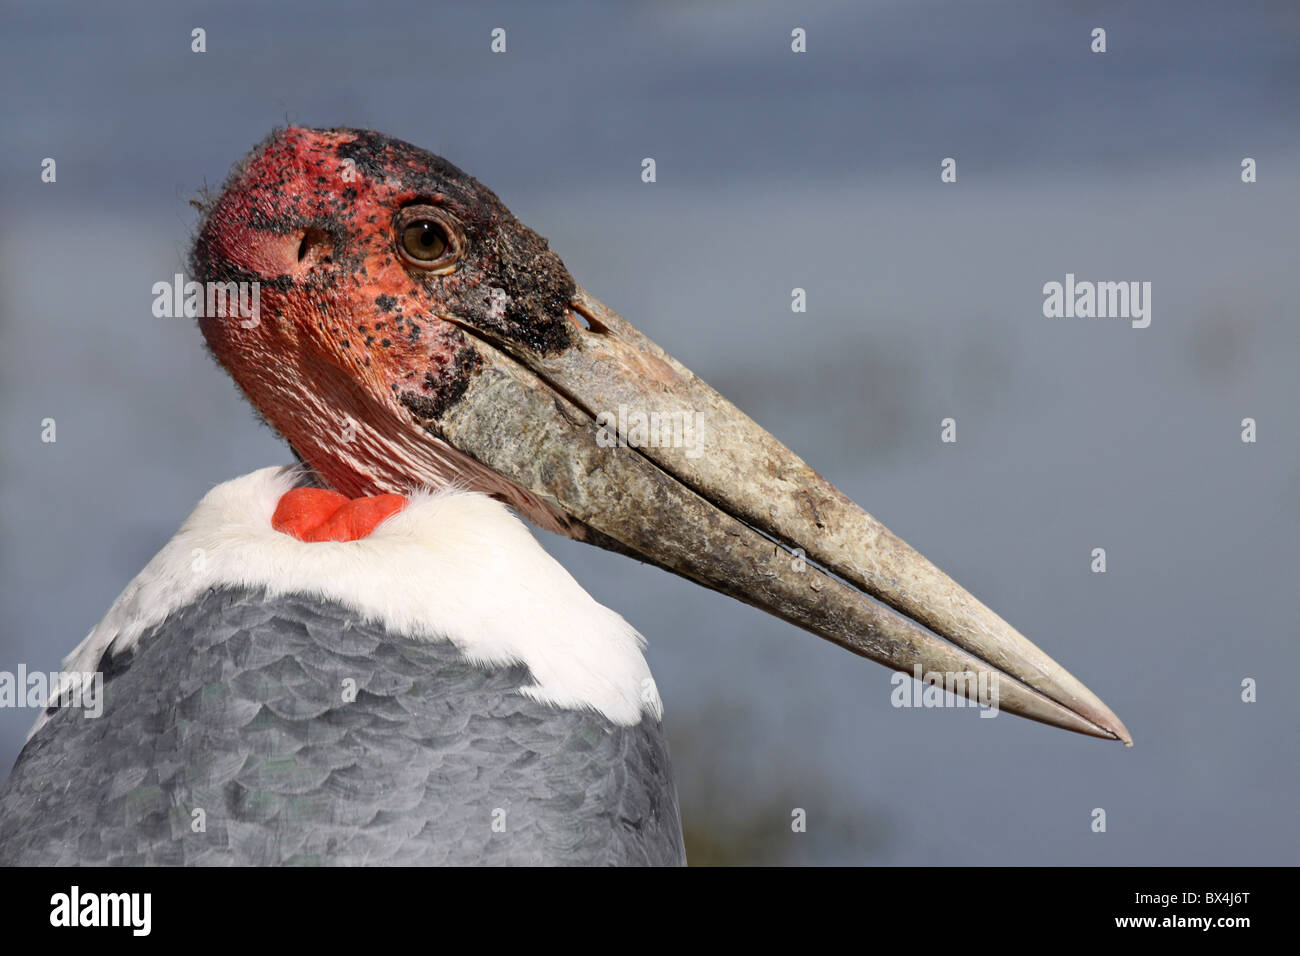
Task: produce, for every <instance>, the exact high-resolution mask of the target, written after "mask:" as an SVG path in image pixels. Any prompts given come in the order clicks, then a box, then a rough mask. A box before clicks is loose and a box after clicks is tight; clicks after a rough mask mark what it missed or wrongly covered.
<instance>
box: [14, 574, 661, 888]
mask: <svg viewBox="0 0 1300 956" xmlns="http://www.w3.org/2000/svg"><path fill="white" fill-rule="evenodd" d="M105 657H106V659H105V660H104V661H103V662H102V663H101V670H103V671H104V673H105V677H106V680H105V684H104V696H105V703H104V712H103V714H102V716H100V717H98V718H94V719H88V718H86V717H85V716H84V715H83V713H82V712H81V711H79V710H74V709H71V708H65V709H60V710H58V711H56V712H55V713H54V714H53V716H52V718H51V719H50V721H49V722H48V723H47V724H46V725H45V726H44V727H42V728H41V729H40V730H39V731H38V732H37V734H36V735H35V736H34V737H33V738H32V739H31V740H30V741H29V742H28V744H27V746H26V747H25V748H24V749H23V751H22V753H21V755H20V756H19V758H18V762H17V764H16V765H15V767H14V770H13V773H12V775H11V776H10V778H9V781H8V783H7V785H6V787H5V790H4V792H3V794H2V795H0V864H9V865H13V864H19V865H56V864H57V865H71V864H79V863H81V864H128V865H138V864H168V865H194V864H214V865H220V864H243V865H280V864H307V865H311V864H320V865H361V864H393V865H407V864H416V865H418V864H447V865H461V864H488V865H505V864H525V865H528V864H589V865H590V864H680V863H684V862H685V850H684V848H683V845H682V833H681V823H680V819H679V814H678V807H677V796H676V791H675V789H674V786H673V780H672V773H671V769H670V767H669V762H668V749H667V744H666V742H665V739H664V735H663V729H662V726H661V725H660V723H659V722H658V721H656V720H654V719H653V718H650V717H646V718H643V719H642V721H641V723H640V724H639V725H637V726H632V727H619V726H616V725H614V724H612V723H611V722H610V721H609V720H607V719H605V718H604V717H602V716H601V715H600V714H596V713H592V712H579V711H568V710H561V709H558V708H555V707H551V706H549V705H546V704H541V703H537V702H535V701H533V700H530V699H528V698H527V697H525V696H523V695H522V694H520V693H519V688H520V687H521V686H524V685H526V684H529V683H531V679H530V677H529V673H528V670H527V668H525V667H523V666H522V665H519V666H513V667H484V666H479V665H475V664H471V663H470V662H468V661H467V660H466V659H465V658H464V657H463V656H462V655H461V653H460V652H459V651H458V650H457V649H456V648H455V647H454V646H453V645H452V644H450V643H448V642H436V643H416V642H413V641H410V640H407V639H405V638H403V637H401V636H399V635H394V634H390V633H388V632H386V631H385V630H384V628H383V627H382V626H380V625H376V624H363V623H360V622H357V621H355V620H350V615H349V614H348V612H347V611H346V610H345V609H344V608H342V607H340V606H338V605H335V604H331V603H326V602H321V601H317V600H314V599H308V598H302V597H281V598H276V599H273V600H268V599H267V598H266V596H265V595H264V594H262V593H261V592H257V591H247V590H230V589H220V590H213V591H210V592H208V593H207V594H206V595H205V596H203V597H202V598H201V599H200V600H198V601H196V602H195V603H194V604H192V605H191V606H189V607H186V608H184V609H182V610H180V611H178V612H176V613H174V614H172V615H171V616H170V617H169V618H168V619H167V620H166V621H164V622H163V623H162V624H160V625H158V626H157V627H155V628H152V629H151V630H150V631H148V632H146V633H145V634H144V635H143V636H142V638H141V640H140V643H139V644H138V646H137V647H136V648H135V649H134V651H133V652H131V654H130V655H129V657H128V656H125V655H117V656H113V652H112V650H111V649H110V651H109V653H108V654H107V655H106V656H105ZM349 682H351V683H349ZM352 688H355V695H354V697H355V699H351V698H352V696H353V695H352V694H351V693H350V692H349V691H350V689H352Z"/></svg>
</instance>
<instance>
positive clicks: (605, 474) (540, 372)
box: [191, 128, 1129, 743]
mask: <svg viewBox="0 0 1300 956" xmlns="http://www.w3.org/2000/svg"><path fill="white" fill-rule="evenodd" d="M191 269H192V272H193V274H194V278H196V279H197V280H199V281H202V282H206V283H223V284H224V283H231V282H235V283H238V282H248V283H254V282H255V283H257V287H256V288H257V289H258V294H257V297H256V299H255V301H256V303H257V308H256V309H255V310H254V311H253V314H242V313H240V312H239V311H238V310H229V309H228V310H225V313H224V314H217V315H204V316H203V317H202V318H200V325H201V328H202V330H203V334H204V336H205V338H206V339H207V342H208V344H209V346H210V348H211V350H212V352H213V354H214V355H215V356H216V358H217V360H218V361H219V362H220V363H221V364H222V365H223V366H224V367H225V368H226V369H227V370H228V371H229V373H230V374H231V375H232V376H233V378H234V379H235V381H236V382H237V383H238V384H239V386H240V388H241V389H242V390H243V391H244V393H245V394H246V395H247V396H248V398H249V399H250V401H251V402H252V403H253V405H255V406H256V407H257V408H258V409H259V411H260V412H261V413H262V415H263V416H264V417H265V418H266V419H267V420H268V421H269V422H270V424H271V425H272V426H273V427H274V428H276V429H277V430H278V431H279V432H280V433H281V434H282V435H284V437H285V438H286V439H287V440H288V442H289V443H290V445H292V447H293V448H294V450H295V451H296V453H297V454H298V455H299V456H300V457H301V458H302V459H303V460H304V461H305V462H306V463H307V464H309V465H310V466H311V468H312V469H313V470H314V471H315V472H316V473H317V474H318V475H319V476H320V478H321V479H322V480H323V481H324V482H325V483H327V484H328V485H329V486H331V487H333V488H335V489H337V490H338V491H341V492H344V493H345V494H348V495H352V496H357V495H363V494H379V493H384V492H395V493H399V494H404V493H408V492H410V491H412V490H414V489H416V488H420V487H427V486H439V485H443V484H447V483H449V482H456V483H458V484H460V485H462V486H466V487H470V488H473V489H475V490H479V491H482V492H485V493H487V494H491V495H494V496H496V497H498V498H500V499H502V500H505V501H507V502H508V503H509V504H511V505H512V506H513V507H514V508H515V509H516V510H518V511H519V512H520V513H521V514H523V515H524V516H526V517H528V518H529V519H531V520H532V521H534V522H535V523H537V524H539V525H541V526H542V527H545V528H547V529H550V530H552V531H557V532H561V533H564V534H567V535H570V536H572V537H574V538H577V539H579V540H584V541H588V542H590V543H593V544H597V545H600V546H602V547H605V548H609V549H610V550H615V551H619V552H622V553H625V554H629V555H632V556H634V557H637V558H639V559H641V560H644V561H649V562H651V563H653V564H656V565H658V566H660V567H663V568H665V569H667V570H669V571H672V572H674V573H676V574H680V575H682V576H684V577H687V578H690V579H692V580H694V581H697V582H699V583H701V584H704V585H706V586H708V587H711V588H714V589H716V590H719V591H722V592H724V593H727V594H730V595H732V596H733V597H736V598H738V599H740V600H742V601H745V602H747V603H749V604H753V605H755V606H757V607H759V608H762V609H763V610H766V611H768V612H770V613H772V614H775V615H777V616H778V617H781V618H783V619H785V620H787V621H790V622H792V623H794V624H797V625H798V626H800V627H802V628H805V629H806V630H809V631H811V632H813V633H815V634H818V635H819V636H821V637H824V638H826V639H827V640H830V641H833V642H835V643H837V644H840V645H841V646H843V647H846V648H847V649H849V650H851V651H854V652H855V653H858V654H861V655H862V656H865V657H869V658H871V659H873V660H876V661H879V662H880V663H883V664H885V665H887V666H889V667H892V668H895V669H898V670H902V671H906V672H908V673H913V672H914V671H915V669H916V668H918V667H919V668H920V669H921V671H922V672H923V673H926V674H940V675H954V674H959V675H965V674H970V675H981V674H982V675H984V683H983V684H979V683H974V684H973V683H972V682H971V681H966V682H965V683H963V684H962V686H963V687H965V688H968V689H970V690H971V691H972V692H974V688H975V687H977V686H988V682H989V681H990V680H991V681H992V682H994V684H995V685H996V686H997V691H996V700H997V704H998V706H999V707H1000V709H1002V710H1005V711H1008V712H1011V713H1017V714H1021V715H1022V716H1026V717H1030V718H1033V719H1035V720H1040V721H1043V722H1045V723H1049V724H1055V725H1057V726H1060V727H1064V728H1067V729H1070V730H1075V731H1078V732H1081V733H1085V734H1091V735H1093V736H1097V737H1102V738H1107V739H1118V740H1122V741H1124V742H1126V743H1127V742H1129V735H1128V732H1127V730H1125V728H1124V725H1123V724H1122V723H1121V722H1120V721H1119V719H1118V718H1117V717H1115V715H1114V714H1113V713H1111V711H1110V710H1109V709H1108V708H1107V707H1106V705H1105V704H1103V703H1102V702H1101V701H1100V700H1099V699H1097V697H1096V696H1095V695H1093V694H1092V693H1091V692H1090V691H1089V690H1088V689H1087V688H1086V687H1084V686H1083V685H1082V684H1081V683H1080V682H1079V681H1077V680H1076V679H1075V678H1074V677H1072V676H1071V675H1070V674H1069V673H1067V672H1066V671H1065V670H1064V669H1063V668H1062V667H1061V666H1060V665H1059V664H1057V663H1056V662H1055V661H1053V660H1052V659H1051V658H1050V657H1048V656H1047V655H1046V654H1045V653H1043V652H1042V651H1041V650H1040V649H1039V648H1037V647H1035V646H1034V645H1033V644H1031V643H1030V642H1029V641H1028V640H1026V639H1025V638H1024V637H1022V636H1021V635H1020V634H1019V633H1017V632H1016V631H1015V630H1014V629H1013V628H1011V627H1010V626H1009V625H1008V624H1006V623H1005V622H1004V621H1003V620H1002V619H1001V618H1000V617H998V616H997V615H996V614H994V613H993V612H992V611H990V610H989V609H988V608H986V607H985V606H984V605H983V604H981V603H980V602H979V601H978V600H976V599H975V598H974V597H973V596H971V595H970V594H968V593H967V592H966V591H964V590H963V589H962V588H960V587H959V586H958V585H957V584H956V583H954V582H953V581H952V580H951V579H949V578H948V577H947V576H946V575H945V574H943V572H941V571H940V570H939V569H938V568H936V567H935V566H934V565H933V564H931V563H930V562H929V561H927V560H926V559H925V558H924V557H922V556H921V555H920V554H918V553H917V552H916V551H914V550H913V549H911V548H910V547H908V545H906V544H905V543H904V542H903V541H901V540H900V539H899V538H897V537H896V536H894V535H893V534H892V533H891V532H890V531H889V530H888V529H886V528H885V527H884V526H883V525H881V524H880V523H879V522H877V521H876V520H875V519H874V518H872V517H871V516H870V515H869V514H867V513H866V512H864V511H863V510H862V509H860V508H859V507H857V506H856V505H855V504H854V503H853V502H851V501H850V500H849V499H848V498H847V497H845V496H844V495H843V494H841V493H840V492H839V491H838V490H836V489H835V488H834V487H833V486H831V485H830V484H829V483H828V482H827V481H826V480H825V479H824V478H822V477H821V476H820V475H818V474H817V473H816V472H814V471H813V470H812V469H810V468H809V467H808V466H807V465H806V464H804V462H803V461H801V460H800V459H799V458H798V457H797V456H796V455H794V454H793V453H792V452H791V451H789V450H788V449H787V448H785V446H783V445H782V444H781V443H780V442H778V441H777V440H776V439H775V438H773V437H772V436H771V435H769V434H768V433H767V432H766V431H764V430H763V429H762V428H760V427H759V426H758V425H756V424H755V423H754V422H753V421H751V420H750V419H749V418H747V417H746V416H745V415H744V414H743V413H741V412H740V411H739V410H738V409H736V408H735V407H734V406H733V405H731V404H730V403H729V402H727V401H726V399H724V398H723V397H722V396H720V395H719V394H718V393H717V392H715V391H713V390H712V389H711V388H709V386H708V385H706V384H705V383H704V382H702V381H701V380H700V379H698V378H697V377H695V376H694V375H693V374H692V373H691V372H690V371H689V370H688V369H686V368H684V367H683V366H682V365H680V364H679V363H678V362H676V361H675V360H674V359H673V358H671V357H670V356H668V355H667V354H665V353H664V352H663V351H662V350H661V349H660V348H659V347H658V346H656V345H655V344H654V343H653V342H651V341H650V340H649V339H647V338H646V337H645V336H643V335H642V334H641V333H639V332H638V331H637V330H636V329H635V328H633V327H632V326H631V325H630V324H629V323H628V322H627V321H626V320H624V319H623V318H621V317H620V316H618V315H617V314H616V313H614V312H612V311H611V310H609V309H608V308H606V307H605V306H604V305H602V304H601V303H600V302H598V301H596V300H595V299H594V298H592V297H591V296H590V295H588V294H587V293H586V292H585V291H583V289H582V288H581V287H579V286H578V285H577V283H576V282H575V281H574V280H573V278H572V277H571V276H570V275H569V273H568V271H567V270H566V269H565V267H564V264H563V263H562V262H561V261H560V259H559V257H558V256H556V255H555V253H554V252H552V251H551V250H550V249H549V248H548V247H547V243H546V240H545V239H543V238H542V237H541V236H539V235H538V234H537V233H535V232H533V231H532V230H531V229H529V228H528V227H527V226H525V225H523V224H522V223H521V222H519V221H518V220H517V219H515V218H514V216H512V215H511V214H510V211H509V210H508V209H506V208H505V206H504V205H502V203H501V202H500V200H499V199H497V197H496V195H495V194H493V193H492V191H491V190H489V189H487V188H486V187H484V186H483V185H481V184H480V183H478V182H477V181H475V180H474V179H473V178H471V177H470V176H467V175H466V174H465V173H463V172H461V171H460V170H459V169H457V168H456V167H455V166H452V165H451V164H450V163H448V162H447V161H446V160H444V159H441V158H440V157H438V156H435V155H433V154H432V153H428V152H426V151H424V150H421V149H418V148H416V147H414V146H411V145H408V144H407V143H403V142H401V141H399V140H395V139H391V138H389V137H386V136H381V135H379V134H376V133H373V132H366V131H359V130H348V129H335V130H309V129H297V128H290V129H286V130H281V131H277V132H275V133H273V134H272V135H271V136H270V137H269V138H268V139H267V140H266V141H264V142H263V143H262V144H261V145H259V146H258V147H257V148H256V149H254V150H253V152H252V153H251V154H250V155H249V156H248V157H247V158H246V159H245V160H244V161H243V162H241V163H240V164H239V165H237V166H236V168H235V169H234V171H233V172H232V174H231V176H230V179H229V181H228V182H227V183H226V185H225V187H224V189H223V191H222V193H221V194H220V196H219V197H218V198H217V199H216V201H215V202H214V203H213V204H212V205H211V206H210V208H208V210H207V211H206V215H205V217H204V220H203V222H202V224H201V226H200V231H199V235H198V238H197V239H196V241H195V244H194V251H193V256H192V264H191Z"/></svg>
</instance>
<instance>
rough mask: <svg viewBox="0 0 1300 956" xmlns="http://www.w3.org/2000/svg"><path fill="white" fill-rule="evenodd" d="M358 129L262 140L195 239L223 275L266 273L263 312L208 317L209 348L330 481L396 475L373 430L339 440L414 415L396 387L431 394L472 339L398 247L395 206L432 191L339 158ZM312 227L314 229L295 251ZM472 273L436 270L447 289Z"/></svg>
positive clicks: (363, 481)
mask: <svg viewBox="0 0 1300 956" xmlns="http://www.w3.org/2000/svg"><path fill="white" fill-rule="evenodd" d="M353 138H354V134H352V133H349V132H342V131H339V132H329V131H314V130H300V129H290V130H286V131H284V132H283V133H281V134H280V135H279V136H277V137H276V138H275V139H273V140H271V141H270V142H268V143H267V144H266V146H265V148H264V149H263V151H262V152H261V153H260V154H258V155H256V156H255V157H254V158H253V159H252V161H251V162H250V163H249V164H248V165H247V166H246V167H245V168H244V169H243V170H242V171H240V172H239V173H238V174H237V177H238V182H237V186H238V188H234V189H231V188H228V189H227V190H226V191H225V193H223V195H222V197H221V199H220V200H219V202H218V203H217V205H216V206H215V207H214V208H213V209H212V211H211V213H210V214H209V216H208V218H207V221H206V222H205V224H204V227H203V230H202V232H201V235H200V239H199V245H198V247H197V248H198V252H199V254H201V255H202V257H203V258H204V259H205V261H209V262H218V263H221V270H222V273H221V275H220V276H219V279H230V280H231V281H237V280H238V279H240V278H243V279H245V280H247V281H258V282H259V283H260V289H259V314H258V315H257V317H256V319H255V321H254V320H247V319H244V318H242V317H240V316H238V315H230V316H204V317H202V318H200V320H199V323H200V327H201V328H202V330H203V334H204V336H205V338H206V339H207V341H208V344H209V346H210V347H211V349H212V352H213V354H214V356H215V357H216V358H217V360H218V361H219V362H220V363H221V364H222V365H223V366H224V367H225V368H226V369H227V370H228V371H229V372H230V374H231V375H232V376H233V377H234V378H235V380H236V382H237V383H238V384H239V386H240V387H241V388H242V389H243V390H244V392H245V394H247V395H248V396H249V398H250V400H251V401H252V402H253V404H254V405H255V406H257V408H258V409H259V410H260V411H261V412H262V413H263V414H264V415H265V416H266V417H267V418H268V419H269V420H270V421H271V423H272V424H273V425H275V427H276V428H277V429H278V430H279V431H280V432H281V433H282V434H283V435H284V436H285V438H286V439H287V440H288V441H289V443H290V444H291V445H292V446H293V447H294V448H295V449H296V450H297V451H298V452H299V454H301V455H302V456H303V457H304V458H305V459H306V460H307V461H308V463H309V464H311V466H312V467H313V468H314V469H315V470H316V471H317V473H318V474H320V475H321V477H323V478H324V479H325V480H326V482H328V483H329V484H330V485H331V486H332V487H334V488H336V489H338V490H339V491H342V492H344V493H346V494H348V495H353V496H356V495H364V494H373V493H376V492H379V491H386V490H393V489H394V488H395V487H396V486H397V485H398V484H399V483H400V482H399V481H398V477H397V476H396V475H391V474H385V468H384V464H385V463H384V462H382V461H380V460H379V458H381V457H382V456H381V453H380V450H379V449H378V448H371V447H369V444H368V442H367V439H366V436H362V437H361V440H360V441H359V442H358V443H357V445H356V447H355V448H346V447H344V445H345V444H346V442H347V438H346V437H345V436H346V435H347V433H348V431H349V428H350V427H351V428H355V427H356V426H357V425H358V424H361V423H375V422H381V421H384V420H385V419H392V420H394V421H400V422H403V423H409V422H410V420H411V417H412V416H411V413H410V411H409V410H408V409H407V408H406V407H404V406H403V404H402V402H401V401H400V396H401V394H403V393H408V394H409V393H416V394H418V395H429V396H432V397H434V398H436V397H437V395H438V394H439V390H440V389H442V388H445V387H446V386H447V384H448V382H449V380H450V379H451V378H452V377H454V375H455V374H456V373H457V354H458V352H462V353H463V350H464V349H465V347H466V346H467V344H468V342H467V337H466V336H465V334H464V333H463V332H461V331H460V330H459V329H458V328H456V327H455V326H454V325H452V324H451V323H449V322H445V321H441V320H438V319H436V318H434V317H433V316H432V315H431V311H433V310H436V302H431V301H430V296H429V294H428V292H427V291H426V290H425V289H422V288H421V287H420V286H419V285H417V284H416V282H415V281H414V280H413V279H412V277H411V275H410V274H409V273H408V272H407V269H406V268H405V267H403V265H402V264H401V263H400V262H399V261H398V259H397V253H396V250H395V248H394V239H393V232H392V221H391V210H393V209H396V208H398V207H400V206H401V205H403V204H405V203H409V202H411V201H413V200H416V199H420V200H422V201H423V200H428V199H435V200H436V199H437V198H438V197H436V196H434V197H430V196H425V195H417V194H415V193H413V192H411V191H410V190H409V189H406V188H404V187H402V185H401V183H400V181H399V179H398V178H397V177H389V176H375V175H367V174H365V173H363V172H362V171H360V170H358V169H357V167H356V166H355V164H350V163H348V162H347V161H346V160H344V159H341V158H340V157H339V155H338V152H337V151H338V148H339V146H340V145H341V144H345V143H348V142H350V141H351V140H352V139H353ZM313 223H316V224H325V223H328V224H329V226H330V228H331V229H332V230H335V231H336V232H337V233H338V236H337V239H338V241H335V237H333V236H330V235H328V234H326V233H325V232H324V231H323V230H322V229H321V228H320V226H319V225H313ZM286 224H287V225H286ZM304 236H307V237H308V238H309V239H312V240H313V241H311V242H309V243H308V246H309V250H310V251H309V252H308V254H307V255H306V256H305V257H304V258H303V259H301V260H300V259H299V258H298V251H299V248H300V246H301V244H302V243H303V239H304ZM472 281H474V280H472V279H469V278H467V277H466V276H464V275H462V274H459V273H455V274H451V275H447V276H444V277H440V279H439V282H440V283H441V288H443V289H445V290H446V291H447V292H448V293H452V292H455V291H457V290H459V289H460V288H462V286H463V285H464V284H465V283H467V282H472ZM380 303H382V304H380ZM463 364H464V362H463V360H462V365H463ZM462 374H463V372H462ZM340 452H342V453H340ZM399 490H409V489H406V488H401V489H399Z"/></svg>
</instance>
